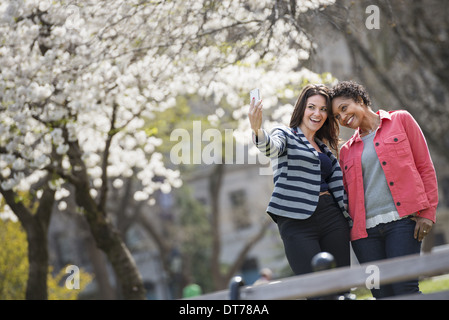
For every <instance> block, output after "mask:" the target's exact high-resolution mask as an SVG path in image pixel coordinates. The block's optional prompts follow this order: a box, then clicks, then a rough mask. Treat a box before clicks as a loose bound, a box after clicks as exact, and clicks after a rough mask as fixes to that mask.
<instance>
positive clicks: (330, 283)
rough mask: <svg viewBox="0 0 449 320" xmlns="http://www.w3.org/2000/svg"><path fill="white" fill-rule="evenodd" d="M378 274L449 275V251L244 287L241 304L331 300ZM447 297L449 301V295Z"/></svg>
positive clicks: (395, 277)
mask: <svg viewBox="0 0 449 320" xmlns="http://www.w3.org/2000/svg"><path fill="white" fill-rule="evenodd" d="M377 268H378V269H377ZM375 272H378V275H379V283H380V284H388V283H394V282H398V281H404V280H409V279H414V278H420V277H430V276H437V275H442V274H446V273H449V248H448V249H442V250H438V251H435V252H431V253H423V254H421V255H410V256H405V257H399V258H394V259H389V260H382V261H374V262H372V263H366V264H361V265H357V266H350V267H344V268H338V269H331V270H325V271H319V272H315V273H310V274H306V275H301V276H293V277H289V278H284V279H281V280H278V281H272V282H269V283H267V284H261V285H257V286H243V287H241V288H240V292H239V294H240V299H241V300H290V299H301V298H307V297H308V298H310V297H316V296H327V295H331V294H336V293H338V292H344V291H347V290H349V289H351V288H354V287H365V286H366V284H367V282H368V283H371V280H372V279H373V277H374V276H375V275H374V273H375ZM443 295H445V297H446V298H449V292H445V293H443ZM420 296H424V295H420ZM422 298H424V297H422ZM190 299H193V300H229V299H230V293H229V290H222V291H217V292H214V293H210V294H205V295H201V296H197V297H193V298H190Z"/></svg>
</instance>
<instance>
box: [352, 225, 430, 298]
mask: <svg viewBox="0 0 449 320" xmlns="http://www.w3.org/2000/svg"><path fill="white" fill-rule="evenodd" d="M415 225H416V222H415V221H413V220H411V219H410V218H403V219H400V220H396V221H392V222H389V223H381V224H379V225H377V226H375V227H374V228H369V229H367V230H366V231H367V232H368V237H367V238H362V239H358V240H355V241H353V242H352V249H353V250H354V253H355V254H356V256H357V259H358V260H359V262H360V263H366V262H371V261H376V260H383V259H389V258H395V257H400V256H405V255H410V254H418V253H420V251H421V242H420V241H418V240H417V239H415V238H414V237H413V233H414V230H415ZM380 276H382V275H380ZM371 293H372V295H373V297H375V298H376V299H379V298H384V297H389V296H395V295H403V294H412V293H420V291H419V282H418V279H413V280H409V281H403V282H397V283H393V284H388V285H380V288H379V289H375V288H374V289H371Z"/></svg>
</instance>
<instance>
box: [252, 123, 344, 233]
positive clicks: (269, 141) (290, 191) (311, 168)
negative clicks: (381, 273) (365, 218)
mask: <svg viewBox="0 0 449 320" xmlns="http://www.w3.org/2000/svg"><path fill="white" fill-rule="evenodd" d="M263 132H264V137H259V139H258V141H256V137H255V134H254V133H253V142H254V144H255V145H256V146H257V148H258V149H259V150H260V151H261V152H262V153H263V154H265V155H266V156H267V157H269V158H270V159H271V164H272V167H273V180H274V190H273V193H272V196H271V199H270V202H269V204H268V208H267V212H268V213H270V214H275V215H279V216H283V217H289V218H294V219H306V218H308V217H310V216H311V215H312V214H313V212H314V211H315V209H316V207H317V205H318V199H319V194H320V184H321V166H320V159H319V156H318V152H317V151H316V150H315V148H314V147H313V146H312V145H311V144H310V142H309V141H308V140H307V139H306V137H305V135H304V134H303V133H302V131H301V129H299V127H298V128H289V127H286V126H279V127H276V128H274V129H273V130H272V131H271V133H270V134H268V133H267V132H266V131H265V130H263ZM315 141H316V143H317V144H318V145H319V146H320V148H321V149H322V150H324V152H325V153H326V155H327V156H328V157H329V158H330V159H331V161H332V174H331V176H330V178H329V180H328V185H329V191H330V193H331V194H332V195H333V196H334V198H335V200H336V201H337V203H338V205H339V207H340V209H341V211H342V213H343V215H344V216H345V218H346V219H347V220H348V222H349V224H350V226H352V220H351V218H350V216H349V214H348V212H347V210H346V208H347V200H346V194H345V190H344V187H343V175H342V171H341V169H340V165H339V163H338V161H337V158H336V157H335V156H334V155H333V154H332V152H331V151H330V150H329V149H328V148H327V146H326V145H325V144H324V143H323V142H322V141H320V140H319V139H315Z"/></svg>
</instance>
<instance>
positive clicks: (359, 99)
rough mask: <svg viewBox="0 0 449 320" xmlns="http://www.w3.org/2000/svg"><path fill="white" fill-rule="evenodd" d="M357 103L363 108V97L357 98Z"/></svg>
mask: <svg viewBox="0 0 449 320" xmlns="http://www.w3.org/2000/svg"><path fill="white" fill-rule="evenodd" d="M356 102H357V103H360V104H361V105H362V106H363V99H362V97H361V96H358V97H357V101H356Z"/></svg>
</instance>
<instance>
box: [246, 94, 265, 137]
mask: <svg viewBox="0 0 449 320" xmlns="http://www.w3.org/2000/svg"><path fill="white" fill-rule="evenodd" d="M262 108H263V105H262V100H259V101H257V102H256V101H255V99H252V100H251V102H250V104H249V113H248V118H249V122H250V124H251V129H253V131H254V133H255V134H256V136H259V132H261V131H262V130H260V129H261V128H262Z"/></svg>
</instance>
